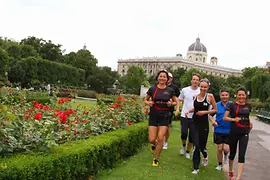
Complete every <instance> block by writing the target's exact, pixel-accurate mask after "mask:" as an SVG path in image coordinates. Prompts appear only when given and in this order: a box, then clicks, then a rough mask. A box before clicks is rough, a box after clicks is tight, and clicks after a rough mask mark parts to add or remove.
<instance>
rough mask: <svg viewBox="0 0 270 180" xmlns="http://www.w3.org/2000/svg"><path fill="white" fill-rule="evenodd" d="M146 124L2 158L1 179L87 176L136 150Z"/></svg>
mask: <svg viewBox="0 0 270 180" xmlns="http://www.w3.org/2000/svg"><path fill="white" fill-rule="evenodd" d="M147 137H148V133H147V124H146V123H145V122H143V123H139V124H135V125H132V126H130V127H128V128H127V129H125V130H117V131H114V132H110V133H106V134H102V135H100V136H96V137H91V138H90V139H87V140H80V141H76V142H69V143H66V144H64V145H61V146H59V147H55V148H54V149H53V151H52V152H51V153H46V154H35V153H33V154H29V155H16V156H14V157H9V158H2V159H1V160H0V165H1V168H0V179H9V180H12V179H18V178H19V179H21V180H26V179H27V180H28V179H59V180H60V179H65V180H67V179H87V178H89V177H90V176H92V175H95V174H97V173H98V172H99V171H101V170H102V169H108V168H113V167H114V166H115V165H116V163H117V162H119V161H120V160H121V159H123V158H127V157H129V156H131V155H133V154H135V153H136V152H137V151H138V150H139V148H140V147H141V146H142V145H143V144H144V143H146V142H147Z"/></svg>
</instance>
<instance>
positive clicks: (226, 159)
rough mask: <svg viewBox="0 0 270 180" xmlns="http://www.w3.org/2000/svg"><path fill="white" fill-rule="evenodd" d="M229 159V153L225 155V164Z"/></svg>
mask: <svg viewBox="0 0 270 180" xmlns="http://www.w3.org/2000/svg"><path fill="white" fill-rule="evenodd" d="M228 160H229V158H228V154H227V155H226V156H224V164H228Z"/></svg>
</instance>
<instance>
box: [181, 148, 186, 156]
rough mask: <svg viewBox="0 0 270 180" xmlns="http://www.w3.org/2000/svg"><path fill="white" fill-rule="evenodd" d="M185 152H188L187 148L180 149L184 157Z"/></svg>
mask: <svg viewBox="0 0 270 180" xmlns="http://www.w3.org/2000/svg"><path fill="white" fill-rule="evenodd" d="M185 151H186V149H185V147H182V148H181V149H180V154H181V155H184V153H185Z"/></svg>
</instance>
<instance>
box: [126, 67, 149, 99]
mask: <svg viewBox="0 0 270 180" xmlns="http://www.w3.org/2000/svg"><path fill="white" fill-rule="evenodd" d="M146 80H147V77H146V73H145V72H144V69H143V68H142V67H139V66H131V67H130V68H129V70H128V72H127V75H126V77H125V87H126V90H127V93H132V94H140V88H141V85H142V83H143V82H144V81H146Z"/></svg>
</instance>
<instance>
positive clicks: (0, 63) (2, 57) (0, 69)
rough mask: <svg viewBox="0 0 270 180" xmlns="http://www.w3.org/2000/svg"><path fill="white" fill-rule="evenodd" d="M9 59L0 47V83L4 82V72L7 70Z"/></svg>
mask: <svg viewBox="0 0 270 180" xmlns="http://www.w3.org/2000/svg"><path fill="white" fill-rule="evenodd" d="M8 62H9V57H8V54H7V52H6V51H5V50H4V49H2V48H1V47H0V81H1V80H3V81H4V80H6V79H7V77H6V72H7V70H8Z"/></svg>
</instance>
